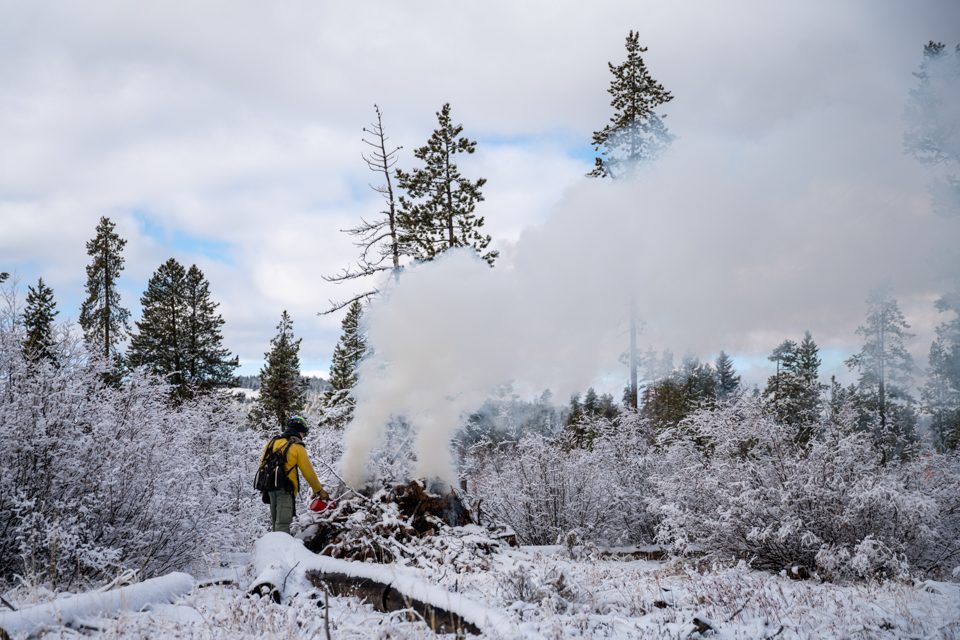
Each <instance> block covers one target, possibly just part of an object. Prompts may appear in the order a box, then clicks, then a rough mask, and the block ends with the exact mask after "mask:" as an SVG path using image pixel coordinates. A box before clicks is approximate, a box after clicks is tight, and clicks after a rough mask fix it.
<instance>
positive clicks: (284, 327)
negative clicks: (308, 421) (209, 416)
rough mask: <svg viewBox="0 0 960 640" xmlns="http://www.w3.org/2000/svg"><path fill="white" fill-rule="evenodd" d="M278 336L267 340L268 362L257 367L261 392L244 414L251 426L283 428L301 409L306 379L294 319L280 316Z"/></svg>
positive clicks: (305, 398)
mask: <svg viewBox="0 0 960 640" xmlns="http://www.w3.org/2000/svg"><path fill="white" fill-rule="evenodd" d="M277 332H278V333H277V335H276V336H275V337H274V338H273V339H272V340H270V344H271V345H273V346H272V348H271V349H270V351H268V352H267V353H265V354H263V355H264V358H266V360H267V363H266V364H265V365H264V366H263V368H262V369H260V395H259V397H258V398H257V399H256V401H255V402H254V404H253V408H252V409H251V410H250V413H249V415H248V416H247V422H248V424H249V425H250V426H252V427H256V428H259V429H264V430H269V429H272V428H274V427H279V428H281V429H283V428H284V427H285V426H286V424H287V420H288V419H289V418H291V417H293V416H295V415H297V414H298V413H302V412H303V407H304V405H305V404H306V401H307V386H308V385H309V381H308V380H307V379H306V378H304V377H302V376H301V375H300V340H301V339H302V338H301V339H297V340H294V338H293V320H291V319H290V316H289V315H288V314H287V312H286V311H284V312H283V315H281V316H280V324H278V325H277Z"/></svg>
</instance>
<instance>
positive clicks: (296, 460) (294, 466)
mask: <svg viewBox="0 0 960 640" xmlns="http://www.w3.org/2000/svg"><path fill="white" fill-rule="evenodd" d="M309 431H310V429H309V428H307V421H306V420H305V419H303V418H302V417H301V416H293V417H292V418H290V419H289V420H287V428H286V430H284V432H283V433H281V434H280V435H279V436H277V437H276V438H273V439H272V440H271V441H270V442H268V443H267V445H266V446H265V447H264V448H263V454H262V455H261V456H260V463H261V464H262V463H263V459H264V458H265V457H266V456H267V452H268V450H269V451H270V452H273V451H276V450H277V449H283V448H284V447H286V446H287V444H288V443H289V444H290V448H289V449H288V450H287V462H286V465H285V466H284V470H285V471H286V472H287V477H288V478H289V479H290V482H292V483H293V491H292V492H290V491H284V490H283V489H280V490H278V491H270V492H268V495H269V496H270V521H271V522H272V523H273V530H274V531H283V532H285V533H290V523H291V522H293V519H294V517H296V515H297V503H296V497H297V493H298V491H299V490H300V483H299V482H298V480H299V478H298V477H297V470H298V469H299V470H300V473H302V474H303V479H304V480H306V481H307V482H308V483H309V484H310V488H311V489H313V497H314V498H320V499H321V500H329V499H330V497H329V496H328V495H327V492H326V491H324V490H323V486H322V485H321V484H320V480H319V479H318V478H317V474H316V472H315V471H314V470H313V465H311V464H310V458H308V457H307V449H306V447H304V446H303V439H304V438H305V437H306V436H307V433H309Z"/></svg>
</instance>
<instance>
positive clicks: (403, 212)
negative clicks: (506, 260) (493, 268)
mask: <svg viewBox="0 0 960 640" xmlns="http://www.w3.org/2000/svg"><path fill="white" fill-rule="evenodd" d="M437 118H438V121H439V128H438V129H436V130H434V132H433V135H431V136H430V140H429V141H427V144H426V146H423V147H420V148H419V149H417V150H416V151H414V152H413V155H414V157H416V158H417V159H418V160H422V161H423V162H424V163H426V166H425V167H424V168H422V169H419V168H418V169H414V170H413V171H412V172H410V173H407V172H405V171H401V170H400V169H397V172H396V175H397V186H399V187H400V188H401V189H403V190H405V191H406V192H407V196H408V197H403V196H401V197H400V212H399V215H398V220H399V222H400V226H401V228H402V232H401V237H400V242H401V243H402V244H403V245H404V247H405V248H406V250H408V251H409V252H410V254H411V255H413V256H414V257H415V258H416V259H418V260H421V261H428V260H433V259H434V258H436V257H437V256H438V255H440V254H441V253H443V252H444V251H446V250H447V249H451V248H453V247H472V248H473V249H474V250H476V251H477V253H480V254H481V257H482V258H483V259H484V260H486V261H487V262H488V263H490V264H491V265H493V262H494V260H495V259H496V258H497V255H498V252H497V251H488V252H487V253H482V251H483V250H484V249H486V248H487V246H488V245H489V244H490V236H483V235H481V234H480V228H481V227H483V218H482V217H481V218H478V217H477V216H476V215H475V214H474V213H473V211H474V209H475V208H476V206H477V203H478V202H482V201H483V194H481V192H480V188H481V187H482V186H483V185H484V184H486V182H487V181H486V179H485V178H479V179H478V180H476V181H471V180H468V179H466V178H464V177H463V176H461V175H460V170H459V169H458V168H457V165H456V163H455V159H456V155H457V154H458V153H466V154H472V153H473V152H474V151H475V150H476V146H477V143H476V142H473V141H471V140H468V139H467V138H465V137H460V133H461V132H462V131H463V125H456V126H454V125H453V121H452V120H451V118H450V103H447V104H445V105H443V108H442V109H441V110H440V111H439V112H438V113H437Z"/></svg>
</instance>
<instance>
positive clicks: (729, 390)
mask: <svg viewBox="0 0 960 640" xmlns="http://www.w3.org/2000/svg"><path fill="white" fill-rule="evenodd" d="M714 366H715V367H716V375H717V399H718V400H726V399H727V398H729V397H730V396H732V395H733V394H734V393H736V391H737V389H739V388H740V376H738V375H737V371H736V369H734V368H733V359H732V358H731V357H730V356H728V355H727V353H726V352H725V351H721V352H720V355H718V356H717V359H716V360H715V361H714Z"/></svg>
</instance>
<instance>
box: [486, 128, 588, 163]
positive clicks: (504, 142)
mask: <svg viewBox="0 0 960 640" xmlns="http://www.w3.org/2000/svg"><path fill="white" fill-rule="evenodd" d="M586 140H587V139H586V138H582V137H581V136H579V135H576V134H575V133H573V132H570V131H548V132H545V133H542V134H538V135H517V136H484V137H480V138H477V145H478V147H483V146H488V145H489V146H492V147H521V148H524V147H526V148H538V147H543V146H555V147H559V148H561V149H563V150H564V153H565V154H566V156H567V157H568V158H573V159H574V160H583V161H584V162H587V163H589V164H593V159H594V158H595V157H596V152H595V151H594V150H593V145H591V144H589V143H588V142H587V141H586Z"/></svg>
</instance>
